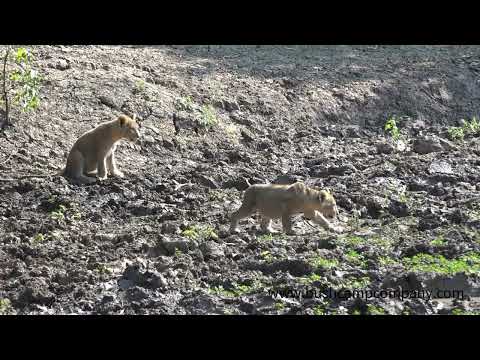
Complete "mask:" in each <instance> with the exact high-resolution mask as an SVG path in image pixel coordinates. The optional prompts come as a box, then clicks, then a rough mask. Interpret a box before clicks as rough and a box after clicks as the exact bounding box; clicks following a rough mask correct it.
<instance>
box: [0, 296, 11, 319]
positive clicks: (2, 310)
mask: <svg viewBox="0 0 480 360" xmlns="http://www.w3.org/2000/svg"><path fill="white" fill-rule="evenodd" d="M11 310H12V303H11V302H10V300H9V299H0V315H6V314H8V313H10V312H11Z"/></svg>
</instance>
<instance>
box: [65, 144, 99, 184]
mask: <svg viewBox="0 0 480 360" xmlns="http://www.w3.org/2000/svg"><path fill="white" fill-rule="evenodd" d="M84 171H85V158H84V157H83V155H82V153H81V152H80V151H78V150H74V151H72V152H71V153H70V155H69V157H68V161H67V167H66V169H65V175H66V176H68V177H70V178H71V179H72V180H74V181H75V182H77V183H80V184H92V183H94V182H96V181H97V180H96V179H95V178H91V177H88V176H85V175H84Z"/></svg>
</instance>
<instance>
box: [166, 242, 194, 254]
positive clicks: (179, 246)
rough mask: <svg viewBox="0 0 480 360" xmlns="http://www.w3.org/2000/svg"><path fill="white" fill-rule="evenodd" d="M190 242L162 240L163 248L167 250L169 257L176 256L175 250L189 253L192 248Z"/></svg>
mask: <svg viewBox="0 0 480 360" xmlns="http://www.w3.org/2000/svg"><path fill="white" fill-rule="evenodd" d="M192 245H193V244H191V242H190V241H188V240H169V239H162V240H161V246H162V247H163V248H164V249H165V251H166V252H167V254H168V255H174V254H175V250H179V251H181V252H187V251H188V250H189V249H190V247H192Z"/></svg>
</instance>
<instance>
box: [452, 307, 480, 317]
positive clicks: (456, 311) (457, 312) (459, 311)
mask: <svg viewBox="0 0 480 360" xmlns="http://www.w3.org/2000/svg"><path fill="white" fill-rule="evenodd" d="M452 315H477V316H478V315H480V311H467V310H462V309H459V308H455V309H453V310H452Z"/></svg>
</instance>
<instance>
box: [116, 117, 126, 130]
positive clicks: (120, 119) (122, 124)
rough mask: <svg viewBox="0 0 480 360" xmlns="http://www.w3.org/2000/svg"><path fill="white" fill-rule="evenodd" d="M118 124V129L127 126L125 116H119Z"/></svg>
mask: <svg viewBox="0 0 480 360" xmlns="http://www.w3.org/2000/svg"><path fill="white" fill-rule="evenodd" d="M118 123H119V124H120V127H124V126H125V125H126V124H127V118H126V117H125V116H119V117H118Z"/></svg>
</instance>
